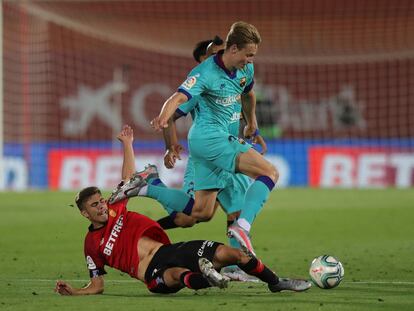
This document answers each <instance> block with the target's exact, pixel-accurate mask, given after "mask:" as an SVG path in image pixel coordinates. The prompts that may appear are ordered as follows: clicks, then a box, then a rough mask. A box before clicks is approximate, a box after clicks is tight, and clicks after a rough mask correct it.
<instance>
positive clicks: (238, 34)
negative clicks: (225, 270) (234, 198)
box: [151, 22, 278, 249]
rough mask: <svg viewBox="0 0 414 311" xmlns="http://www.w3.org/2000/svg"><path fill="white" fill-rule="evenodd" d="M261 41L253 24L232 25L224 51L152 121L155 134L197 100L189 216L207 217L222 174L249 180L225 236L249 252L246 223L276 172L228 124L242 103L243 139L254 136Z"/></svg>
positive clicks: (200, 67)
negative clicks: (181, 107)
mask: <svg viewBox="0 0 414 311" xmlns="http://www.w3.org/2000/svg"><path fill="white" fill-rule="evenodd" d="M260 42H261V38H260V35H259V32H258V31H257V29H256V28H255V27H254V26H253V25H250V24H247V23H245V22H236V23H234V24H233V25H232V26H231V29H230V31H229V33H228V35H227V38H226V46H225V50H224V51H221V52H219V53H218V54H216V55H215V56H214V57H210V58H208V59H207V60H205V61H204V62H202V63H201V64H200V65H198V66H197V67H195V68H194V69H193V70H192V71H191V72H190V74H189V75H188V78H187V80H186V81H185V82H184V83H183V84H182V85H181V86H180V87H179V88H178V91H177V92H176V93H174V94H173V95H172V96H171V97H170V98H169V99H167V101H166V102H165V103H164V105H163V108H162V110H161V112H160V114H159V116H157V117H156V118H155V119H154V120H153V121H152V122H151V124H152V126H153V127H154V128H155V129H156V130H161V129H163V128H166V127H168V120H169V119H170V117H171V116H172V115H173V114H174V112H175V111H176V109H177V108H178V106H179V105H181V104H183V103H184V102H186V101H188V100H189V99H191V98H192V97H195V96H198V117H197V118H196V120H195V122H194V123H193V125H192V127H191V129H190V132H189V134H188V143H189V151H190V154H191V157H192V158H193V161H194V170H195V176H194V190H195V202H194V207H193V210H192V213H191V216H192V217H194V218H196V219H197V220H199V221H206V220H208V219H210V218H211V215H212V214H213V213H214V206H215V202H216V198H217V193H218V189H221V188H223V180H222V179H221V178H220V176H221V174H223V171H227V172H230V173H233V174H235V173H237V172H239V173H242V174H245V175H247V176H249V177H251V178H253V179H254V182H253V183H252V184H251V185H250V186H249V188H248V190H247V192H246V195H245V200H244V203H243V206H242V208H241V211H242V212H241V215H240V216H239V218H238V220H237V222H236V223H235V224H234V225H232V226H230V227H229V235H231V236H234V237H236V239H237V240H238V241H242V242H243V243H244V244H245V245H246V246H247V247H248V248H250V249H251V243H250V239H249V236H248V232H249V231H250V224H251V223H252V221H253V219H254V217H255V215H257V213H258V211H260V209H261V208H262V206H263V204H264V203H265V202H266V200H267V198H268V196H269V193H270V191H271V190H272V189H273V187H274V185H275V183H276V182H277V179H278V171H277V170H276V168H275V167H274V166H273V165H272V164H271V163H270V162H268V161H267V160H266V159H265V158H264V157H263V156H262V155H261V154H260V153H258V152H257V151H256V150H254V149H253V148H251V147H252V146H251V145H250V144H247V143H245V142H244V141H240V140H239V139H238V138H237V137H236V136H234V135H231V134H229V132H228V126H229V123H230V122H231V120H232V118H233V114H234V105H235V104H236V103H239V104H240V102H241V104H242V106H243V111H244V112H245V116H246V122H247V125H246V127H245V131H244V133H245V136H246V137H251V136H253V135H254V133H255V131H256V129H257V121H256V116H255V104H256V101H255V94H254V91H253V84H254V79H253V76H254V66H253V59H254V56H255V55H256V53H257V49H258V44H259V43H260Z"/></svg>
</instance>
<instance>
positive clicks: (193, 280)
mask: <svg viewBox="0 0 414 311" xmlns="http://www.w3.org/2000/svg"><path fill="white" fill-rule="evenodd" d="M180 281H181V284H182V285H184V286H185V287H187V288H190V289H195V290H197V289H202V288H207V287H211V285H210V283H209V282H208V281H207V280H206V278H205V277H204V276H203V275H202V274H201V273H196V272H191V271H185V272H183V273H182V274H181V275H180Z"/></svg>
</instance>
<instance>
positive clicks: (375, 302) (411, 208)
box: [0, 189, 414, 311]
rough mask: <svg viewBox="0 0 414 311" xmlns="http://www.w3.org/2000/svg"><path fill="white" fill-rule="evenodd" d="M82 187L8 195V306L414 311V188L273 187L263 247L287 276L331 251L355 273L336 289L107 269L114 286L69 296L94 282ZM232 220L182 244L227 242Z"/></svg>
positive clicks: (261, 226) (263, 222)
mask: <svg viewBox="0 0 414 311" xmlns="http://www.w3.org/2000/svg"><path fill="white" fill-rule="evenodd" d="M73 197H74V193H65V192H24V193H9V192H5V193H0V202H1V204H0V205H1V206H0V212H1V217H0V248H1V251H0V310H4V311H6V310H25V311H27V310H60V311H63V310H117V311H118V310H141V311H151V310H154V311H155V310H171V311H175V310H177V311H178V310H179V311H184V310H191V311H202V310H209V311H212V310H249V311H252V310H261V311H265V310H281V311H282V310H283V311H286V310H352V311H354V310H414V271H413V270H414V267H413V262H414V260H413V257H414V191H413V190H395V189H388V190H317V189H286V190H276V191H273V193H272V195H271V197H270V199H269V201H268V203H267V204H266V206H265V207H264V209H263V211H262V212H261V214H260V215H259V216H258V218H257V220H256V223H255V225H254V227H253V229H252V234H253V243H254V245H255V248H256V252H257V254H258V256H259V257H261V258H262V259H263V261H264V262H265V263H266V264H267V265H268V266H270V267H271V268H272V269H274V271H276V272H277V273H278V274H279V275H281V276H294V277H308V268H309V264H310V262H311V260H312V258H314V257H316V256H318V255H322V254H325V253H327V254H331V255H334V256H336V257H338V258H339V259H340V260H341V261H342V263H343V264H344V268H345V278H344V280H343V282H342V283H341V284H340V286H339V287H337V288H335V289H331V290H322V289H319V288H317V287H315V286H314V287H313V288H311V289H310V290H309V291H308V292H305V293H277V294H275V293H270V292H269V291H268V290H267V288H266V286H265V285H264V284H258V283H256V284H255V283H238V282H232V283H231V284H230V286H229V288H228V289H226V290H219V289H207V290H201V291H199V292H193V291H190V290H187V289H186V290H182V291H181V292H179V293H178V294H175V295H170V296H161V295H154V294H151V293H149V292H148V291H147V290H146V288H145V286H144V285H143V284H142V283H140V282H139V281H136V280H133V279H131V278H130V277H129V276H127V275H124V274H122V273H120V272H119V271H115V270H113V269H110V268H109V269H107V271H108V275H107V276H106V277H105V280H106V284H105V293H104V294H103V295H97V296H87V297H86V296H84V297H61V296H59V295H57V294H55V293H54V292H53V288H54V282H55V280H56V279H63V280H69V281H71V283H72V285H75V286H82V285H83V284H85V283H86V282H87V280H88V273H87V271H86V265H85V263H84V258H83V239H84V235H85V232H86V229H87V226H88V223H87V221H86V220H85V219H84V218H82V217H81V216H80V215H79V213H78V212H77V210H76V208H72V207H69V204H71V203H72V200H73ZM129 209H130V210H134V211H139V212H142V213H143V214H146V215H148V216H150V217H152V218H157V217H159V216H163V211H162V209H161V207H160V206H158V203H156V202H155V201H151V200H149V199H144V198H138V199H132V200H131V201H130V203H129ZM225 223H226V222H225V217H224V214H223V213H222V212H218V213H217V214H216V216H215V218H214V220H213V221H211V222H209V223H203V224H199V225H197V226H195V227H194V228H191V229H175V230H172V231H170V233H169V234H170V237H171V238H172V240H173V241H175V242H178V241H182V240H191V239H210V240H218V241H226V238H225Z"/></svg>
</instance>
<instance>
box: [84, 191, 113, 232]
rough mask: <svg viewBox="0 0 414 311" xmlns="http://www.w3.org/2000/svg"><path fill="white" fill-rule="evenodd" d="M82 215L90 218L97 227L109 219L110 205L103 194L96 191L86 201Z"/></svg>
mask: <svg viewBox="0 0 414 311" xmlns="http://www.w3.org/2000/svg"><path fill="white" fill-rule="evenodd" d="M82 215H83V216H85V217H86V218H88V219H89V220H90V222H91V223H92V224H93V226H94V227H95V228H97V227H101V226H102V225H104V224H106V222H107V221H108V205H107V204H106V200H105V199H104V198H103V197H102V195H101V194H99V193H95V194H94V195H92V196H91V197H90V198H89V199H88V200H87V201H86V202H85V203H84V210H83V211H82Z"/></svg>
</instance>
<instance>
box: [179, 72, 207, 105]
mask: <svg viewBox="0 0 414 311" xmlns="http://www.w3.org/2000/svg"><path fill="white" fill-rule="evenodd" d="M202 65H203V64H200V65H198V66H197V67H195V68H194V69H193V70H192V71H191V72H190V74H189V75H188V77H187V79H186V80H185V81H184V82H183V83H182V84H181V85H180V86H179V87H178V92H181V93H183V94H185V95H186V96H187V98H188V100H190V99H191V98H193V97H195V96H198V95H201V94H202V93H203V92H204V91H205V90H206V89H208V77H207V74H206V72H204V71H203V70H202V69H203V68H204V66H202Z"/></svg>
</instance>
